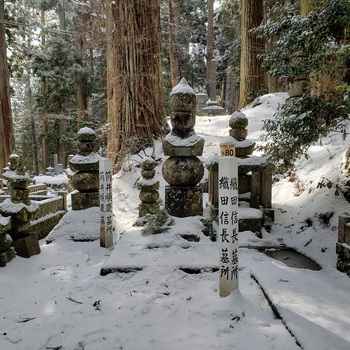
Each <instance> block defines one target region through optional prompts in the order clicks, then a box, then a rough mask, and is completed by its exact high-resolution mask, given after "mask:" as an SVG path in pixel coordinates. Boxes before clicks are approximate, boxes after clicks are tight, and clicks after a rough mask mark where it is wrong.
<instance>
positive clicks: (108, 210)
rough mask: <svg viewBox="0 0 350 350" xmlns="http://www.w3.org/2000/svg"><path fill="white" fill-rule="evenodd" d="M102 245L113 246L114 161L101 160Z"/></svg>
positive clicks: (105, 246)
mask: <svg viewBox="0 0 350 350" xmlns="http://www.w3.org/2000/svg"><path fill="white" fill-rule="evenodd" d="M99 166H100V246H101V247H104V248H110V247H112V246H113V203H112V161H111V160H110V159H107V158H103V159H101V160H100V164H99Z"/></svg>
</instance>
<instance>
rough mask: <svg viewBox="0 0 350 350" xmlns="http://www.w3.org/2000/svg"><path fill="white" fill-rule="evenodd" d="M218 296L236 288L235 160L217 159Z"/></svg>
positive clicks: (236, 176) (236, 166) (236, 193)
mask: <svg viewBox="0 0 350 350" xmlns="http://www.w3.org/2000/svg"><path fill="white" fill-rule="evenodd" d="M218 241H219V247H220V265H219V267H220V268H219V271H220V283H219V294H220V296H221V297H226V296H228V295H230V294H231V292H232V290H233V289H236V288H238V161H237V158H235V157H231V156H228V157H220V159H219V232H218Z"/></svg>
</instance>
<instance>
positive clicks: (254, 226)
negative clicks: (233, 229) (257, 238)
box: [238, 218, 261, 233]
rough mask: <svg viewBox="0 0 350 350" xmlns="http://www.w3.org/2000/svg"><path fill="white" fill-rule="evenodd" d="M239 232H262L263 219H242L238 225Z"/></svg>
mask: <svg viewBox="0 0 350 350" xmlns="http://www.w3.org/2000/svg"><path fill="white" fill-rule="evenodd" d="M238 228H239V232H243V231H252V232H254V233H260V232H261V219H257V218H246V219H240V220H239V223H238Z"/></svg>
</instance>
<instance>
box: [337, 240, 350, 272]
mask: <svg viewBox="0 0 350 350" xmlns="http://www.w3.org/2000/svg"><path fill="white" fill-rule="evenodd" d="M336 252H337V254H338V259H337V269H338V271H340V272H345V273H346V274H347V275H348V276H349V277H350V245H348V244H346V243H339V242H337V245H336Z"/></svg>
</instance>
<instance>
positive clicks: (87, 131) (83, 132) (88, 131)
mask: <svg viewBox="0 0 350 350" xmlns="http://www.w3.org/2000/svg"><path fill="white" fill-rule="evenodd" d="M86 134H89V135H95V134H96V133H95V131H94V130H92V129H91V128H89V127H87V126H85V127H83V128H81V129H80V130H79V131H78V133H77V135H78V136H79V135H86Z"/></svg>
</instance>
